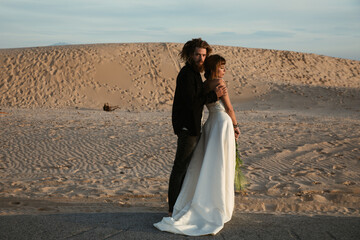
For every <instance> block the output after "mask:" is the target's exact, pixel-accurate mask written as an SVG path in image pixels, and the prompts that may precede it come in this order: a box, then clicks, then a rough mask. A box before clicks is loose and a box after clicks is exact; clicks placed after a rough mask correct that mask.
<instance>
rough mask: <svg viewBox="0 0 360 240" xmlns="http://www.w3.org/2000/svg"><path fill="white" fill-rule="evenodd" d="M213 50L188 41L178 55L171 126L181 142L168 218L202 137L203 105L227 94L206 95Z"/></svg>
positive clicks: (222, 91)
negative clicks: (207, 62)
mask: <svg viewBox="0 0 360 240" xmlns="http://www.w3.org/2000/svg"><path fill="white" fill-rule="evenodd" d="M211 51H212V49H211V47H210V45H209V44H208V43H207V42H206V41H204V40H202V39H201V38H196V39H192V40H190V41H188V42H186V43H185V45H184V47H183V49H182V51H181V52H180V54H179V55H180V58H181V59H182V60H183V61H184V62H185V66H184V67H183V68H182V69H181V70H180V72H179V74H178V76H177V79H176V90H175V96H174V102H173V108H172V124H173V128H174V132H175V134H176V135H177V136H178V141H177V149H176V155H175V161H174V165H173V168H172V171H171V175H170V181H169V192H168V200H169V216H171V215H172V212H173V208H174V205H175V202H176V199H177V197H178V195H179V193H180V190H181V186H182V183H183V180H184V177H185V174H186V170H187V168H188V166H189V163H190V160H191V156H192V154H193V152H194V150H195V147H196V144H197V142H198V140H199V138H200V131H201V118H202V112H203V107H204V104H207V103H212V102H215V101H217V100H218V99H219V98H220V97H221V96H223V95H225V94H227V89H226V87H220V86H219V87H217V88H216V89H215V91H210V92H208V93H206V92H205V89H204V86H203V81H202V78H201V75H200V73H201V72H203V70H204V66H203V64H204V61H205V58H206V57H207V56H209V54H210V53H211Z"/></svg>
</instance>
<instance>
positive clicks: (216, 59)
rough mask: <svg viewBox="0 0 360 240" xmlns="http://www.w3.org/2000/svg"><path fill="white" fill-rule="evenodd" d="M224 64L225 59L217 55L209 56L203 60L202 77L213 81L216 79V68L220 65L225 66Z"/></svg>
mask: <svg viewBox="0 0 360 240" xmlns="http://www.w3.org/2000/svg"><path fill="white" fill-rule="evenodd" d="M225 64H226V60H225V58H223V57H222V56H220V55H218V54H214V55H211V56H209V57H207V58H205V62H204V68H205V73H204V77H205V78H206V79H214V78H217V76H216V71H217V68H218V67H219V66H221V65H225Z"/></svg>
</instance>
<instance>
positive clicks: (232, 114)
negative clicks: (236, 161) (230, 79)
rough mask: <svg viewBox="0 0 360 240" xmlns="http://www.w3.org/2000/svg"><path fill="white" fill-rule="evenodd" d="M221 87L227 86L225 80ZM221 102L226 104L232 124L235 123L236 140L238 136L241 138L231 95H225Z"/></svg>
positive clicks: (222, 81)
mask: <svg viewBox="0 0 360 240" xmlns="http://www.w3.org/2000/svg"><path fill="white" fill-rule="evenodd" d="M221 85H224V86H225V82H224V80H221ZM221 100H222V101H223V103H224V106H225V111H226V113H227V114H228V115H229V116H230V118H231V121H232V123H233V125H234V130H235V136H236V138H238V136H239V134H240V129H239V127H238V126H237V124H238V122H237V121H236V116H235V112H234V108H233V106H232V105H231V102H230V97H229V94H226V95H223V96H222V97H221Z"/></svg>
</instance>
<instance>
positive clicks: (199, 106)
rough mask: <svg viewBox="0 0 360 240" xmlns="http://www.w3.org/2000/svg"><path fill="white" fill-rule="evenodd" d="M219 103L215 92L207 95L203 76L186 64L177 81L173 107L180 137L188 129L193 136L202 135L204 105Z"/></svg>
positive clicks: (175, 124)
mask: <svg viewBox="0 0 360 240" xmlns="http://www.w3.org/2000/svg"><path fill="white" fill-rule="evenodd" d="M215 101H217V96H216V93H215V91H210V92H208V93H205V90H204V83H203V81H202V79H201V75H200V73H199V72H198V71H196V70H195V69H194V68H193V67H192V66H191V65H190V64H188V63H187V64H186V65H185V66H184V67H183V68H182V69H181V70H180V72H179V74H178V76H177V79H176V90H175V96H174V102H173V107H172V124H173V128H174V132H175V134H176V135H178V134H179V133H180V131H181V129H182V128H184V127H185V128H186V129H187V130H188V131H189V134H190V135H191V136H198V135H200V130H201V117H202V112H203V108H204V104H206V103H212V102H215Z"/></svg>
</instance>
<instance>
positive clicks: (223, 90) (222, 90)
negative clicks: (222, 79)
mask: <svg viewBox="0 0 360 240" xmlns="http://www.w3.org/2000/svg"><path fill="white" fill-rule="evenodd" d="M215 93H216V96H217V97H218V98H221V97H222V96H224V95H226V94H227V87H225V86H224V85H218V86H217V87H216V88H215Z"/></svg>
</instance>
